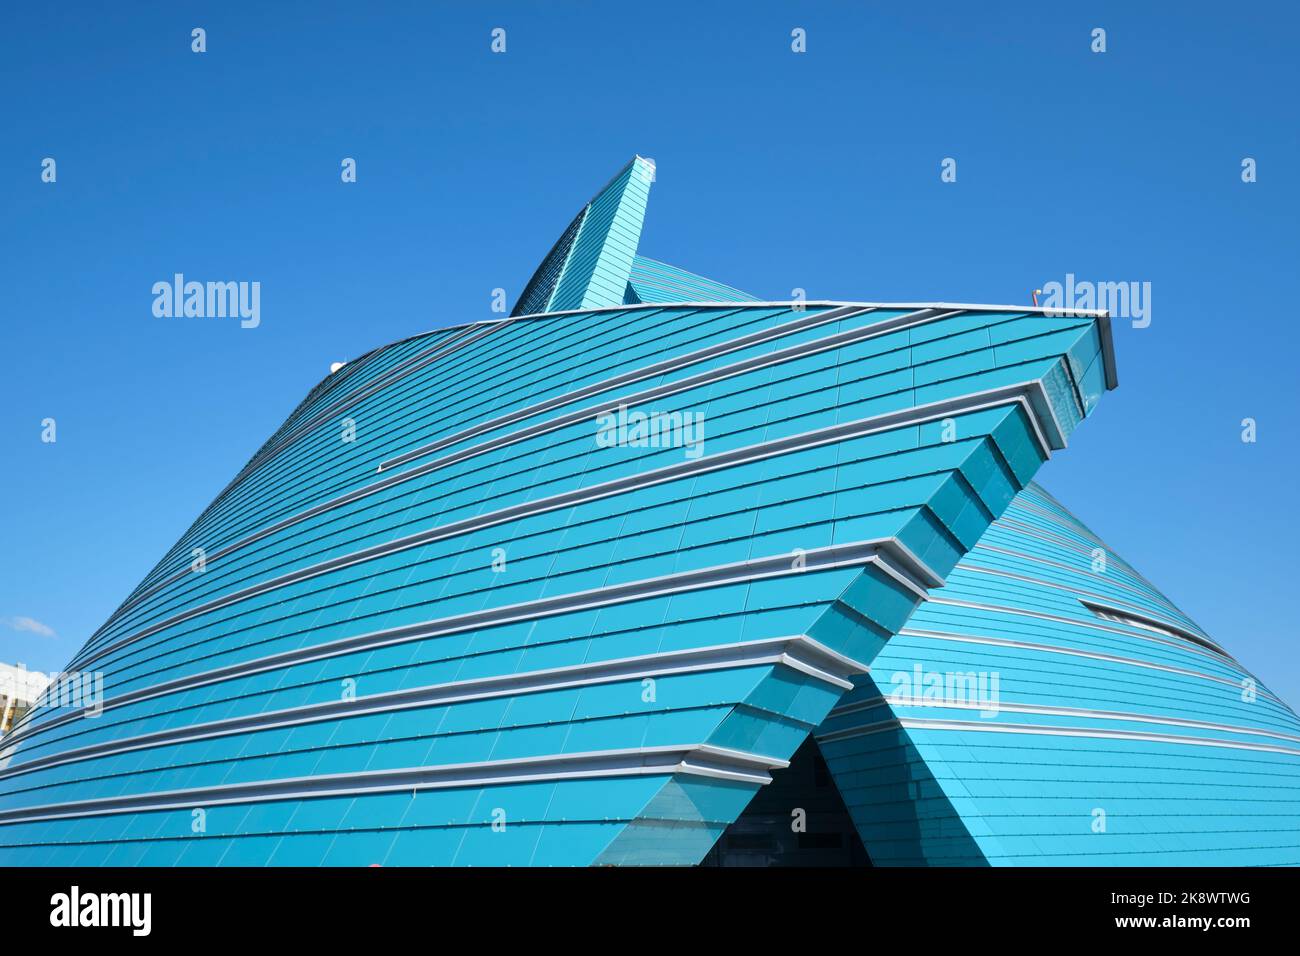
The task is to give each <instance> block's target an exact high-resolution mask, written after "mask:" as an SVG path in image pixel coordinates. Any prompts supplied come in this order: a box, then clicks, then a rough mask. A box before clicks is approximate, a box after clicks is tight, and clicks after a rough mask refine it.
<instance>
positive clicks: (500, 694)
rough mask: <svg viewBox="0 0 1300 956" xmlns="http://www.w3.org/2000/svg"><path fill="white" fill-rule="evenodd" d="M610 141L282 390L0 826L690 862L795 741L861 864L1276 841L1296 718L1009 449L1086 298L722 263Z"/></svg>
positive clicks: (263, 848)
mask: <svg viewBox="0 0 1300 956" xmlns="http://www.w3.org/2000/svg"><path fill="white" fill-rule="evenodd" d="M647 169H648V170H649V173H652V172H653V167H651V166H648V164H646V161H644V160H640V159H639V158H637V159H634V160H633V162H632V163H630V164H629V165H628V166H627V167H625V168H624V170H623V171H621V172H620V174H619V175H618V176H616V177H615V179H614V180H613V181H612V182H611V183H610V184H609V185H608V186H607V187H606V188H605V189H604V190H602V192H601V193H599V194H597V196H596V197H595V198H594V199H593V200H592V201H591V202H590V203H589V204H588V205H587V206H585V207H584V208H583V210H582V211H581V212H580V213H579V215H578V216H577V217H576V218H575V219H574V220H573V223H572V224H571V225H570V227H569V228H568V229H566V230H565V233H564V234H563V235H562V237H561V239H560V241H559V242H557V244H556V246H555V248H553V249H552V250H551V252H550V253H549V254H548V255H547V257H546V258H545V259H544V261H543V264H542V266H541V267H539V269H538V270H537V272H536V274H535V275H534V277H533V279H532V281H531V282H530V283H529V284H528V285H527V286H526V287H525V291H524V293H523V294H522V295H521V299H520V303H519V305H518V306H517V307H516V309H515V311H514V313H513V314H512V315H511V316H510V317H509V318H498V319H494V320H490V321H485V322H478V323H472V324H468V325H461V326H455V327H450V328H442V329H438V330H435V331H433V332H429V333H425V334H422V335H417V336H414V337H412V338H410V339H406V340H404V341H400V342H396V343H393V344H391V345H388V346H385V347H383V348H379V349H376V350H374V351H372V352H370V353H368V354H367V355H364V356H361V357H360V358H358V359H356V360H354V361H352V362H350V363H348V364H347V365H345V366H344V367H343V368H341V369H340V370H338V371H337V372H335V373H333V374H331V375H330V376H328V377H327V378H326V379H325V380H324V381H323V382H322V383H321V384H320V385H319V386H318V387H317V388H316V389H314V390H313V391H312V393H311V394H309V395H308V396H307V398H306V399H305V400H304V401H303V403H302V404H301V405H300V406H299V407H298V408H297V409H296V410H294V412H293V413H292V414H291V415H290V416H289V418H288V419H287V420H286V421H285V423H284V424H283V425H282V426H281V428H280V429H279V430H278V431H277V432H276V434H275V435H273V436H272V437H271V438H270V439H269V440H268V441H267V442H266V444H265V445H263V447H262V448H261V449H260V450H259V451H258V452H257V454H256V455H255V456H254V457H253V458H252V460H251V461H250V462H249V463H248V464H247V465H246V466H245V467H244V468H243V469H242V470H241V471H240V472H239V474H238V475H237V476H236V477H235V479H234V480H233V481H232V482H231V483H230V484H229V485H228V486H227V488H226V489H225V490H224V491H223V492H222V493H221V495H219V496H218V498H217V499H216V500H215V501H214V502H213V503H212V504H211V505H210V506H209V507H208V508H207V510H206V511H204V513H203V514H202V515H200V516H199V518H198V519H197V520H196V521H195V523H194V524H193V526H192V527H191V528H190V529H189V530H188V531H186V532H185V534H184V535H182V537H181V538H180V540H179V541H178V542H177V543H176V544H175V545H174V546H173V548H172V549H171V550H170V551H169V552H168V553H167V554H166V555H165V556H164V557H163V558H162V560H161V561H160V562H159V563H158V565H157V567H155V569H154V570H153V571H152V572H151V573H150V574H149V575H148V576H147V577H146V579H145V580H144V581H142V582H141V583H140V585H139V586H138V587H137V588H136V589H135V591H133V592H132V594H131V595H130V596H129V597H128V598H127V600H126V601H125V603H124V604H123V605H122V606H121V607H120V608H118V610H117V611H116V612H115V613H114V614H113V615H112V617H111V618H110V619H109V620H108V621H107V622H106V623H105V624H104V625H103V626H102V627H101V628H100V629H99V630H98V631H97V632H96V633H95V634H94V635H92V636H91V638H90V639H89V640H88V641H87V642H86V644H85V646H84V647H83V648H82V649H81V651H80V652H79V653H78V654H77V656H76V658H75V659H74V660H73V661H72V662H71V663H70V664H69V666H68V670H69V671H70V672H74V673H92V674H97V675H101V676H102V679H103V686H104V700H103V706H102V713H100V714H98V715H87V714H86V713H84V712H83V710H82V709H81V708H76V709H74V708H71V707H67V706H63V707H60V706H54V704H53V703H51V704H50V705H48V706H44V707H39V708H37V709H35V710H33V711H32V712H31V713H29V714H28V715H27V716H26V717H25V719H24V720H23V721H22V723H21V724H20V725H19V726H18V727H17V728H16V730H15V732H14V733H13V734H11V735H10V736H9V737H7V738H5V739H4V740H3V741H0V862H3V863H5V864H8V865H24V864H26V865H33V864H43V865H50V864H53V865H101V864H109V865H113V864H116V865H217V864H220V865H307V866H316V865H369V864H375V863H378V864H383V865H428V864H434V865H475V866H482V865H592V864H674V865H681V864H695V863H699V862H701V861H702V860H704V859H705V858H706V856H707V855H708V854H709V853H710V851H711V849H712V848H713V847H714V846H715V844H716V843H717V842H718V840H719V837H720V836H722V835H723V834H724V832H725V831H726V830H727V828H728V827H729V826H731V825H732V824H734V823H735V821H737V819H738V818H740V817H741V815H742V814H743V813H744V811H745V809H746V807H747V806H748V805H749V804H750V803H751V801H752V800H753V798H754V796H755V794H756V793H757V792H758V791H759V789H760V788H762V787H764V786H765V785H767V784H768V783H770V782H771V781H772V779H773V777H774V775H779V774H780V773H781V772H782V770H783V769H784V768H785V767H786V766H787V764H788V762H789V761H790V760H791V758H792V756H793V755H794V754H795V752H796V751H797V750H799V748H800V747H801V746H804V745H805V744H806V742H807V741H808V740H809V739H810V738H811V739H812V740H813V741H814V742H815V745H816V747H817V748H818V749H819V750H820V752H821V754H822V755H823V756H824V758H825V765H826V767H828V768H829V772H830V774H831V777H832V778H833V781H834V785H835V787H836V788H837V789H838V791H839V794H840V795H841V797H842V798H843V804H844V807H845V808H846V809H847V812H848V814H849V816H850V817H851V819H852V823H853V827H854V828H855V829H856V831H857V835H858V837H859V838H860V839H861V842H862V846H863V847H864V848H865V850H866V853H867V854H869V856H870V858H871V860H872V862H874V863H876V864H877V865H881V864H947V863H958V864H983V863H994V864H1004V863H1018V862H1051V863H1066V862H1100V863H1115V862H1173V863H1179V862H1189V863H1190V862H1197V863H1203V862H1220V861H1222V862H1295V856H1296V848H1295V846H1294V844H1295V843H1296V842H1297V841H1296V838H1295V833H1294V827H1291V828H1289V829H1288V827H1287V826H1286V825H1285V823H1284V818H1285V817H1286V815H1288V814H1290V815H1291V819H1294V814H1295V811H1296V803H1295V798H1296V794H1295V787H1296V785H1297V783H1298V782H1300V722H1297V720H1296V717H1295V715H1294V714H1292V713H1291V711H1289V710H1288V709H1287V708H1286V707H1285V706H1284V705H1283V704H1282V703H1281V702H1280V701H1278V700H1277V699H1276V698H1274V697H1272V695H1271V694H1269V692H1268V691H1267V690H1266V689H1265V688H1264V687H1262V686H1257V687H1256V688H1255V691H1254V696H1253V699H1252V700H1250V701H1247V700H1246V699H1245V698H1246V697H1250V696H1251V693H1250V692H1249V688H1247V687H1246V683H1248V682H1249V681H1250V680H1251V678H1250V677H1249V675H1247V674H1245V672H1244V671H1243V670H1242V669H1241V668H1240V666H1239V665H1237V664H1236V663H1235V662H1234V661H1233V660H1232V659H1231V657H1230V656H1228V655H1227V654H1226V652H1224V651H1222V650H1221V649H1220V648H1218V646H1217V645H1216V644H1215V643H1214V642H1213V641H1212V640H1211V639H1210V638H1209V637H1208V636H1207V635H1204V634H1203V633H1202V632H1200V630H1199V629H1198V628H1197V627H1196V625H1195V624H1194V623H1192V622H1190V621H1188V620H1187V619H1186V618H1185V616H1183V615H1182V614H1181V613H1180V612H1178V611H1177V609H1176V608H1174V607H1173V606H1172V605H1170V604H1169V602H1168V601H1167V600H1166V599H1164V598H1163V597H1162V596H1160V595H1159V593H1158V592H1156V591H1155V589H1154V588H1152V587H1151V586H1150V585H1149V584H1147V583H1146V582H1145V581H1144V580H1143V579H1141V577H1140V576H1139V575H1138V574H1137V573H1136V572H1135V571H1133V570H1132V569H1131V568H1129V567H1128V566H1127V565H1125V564H1124V563H1123V562H1122V561H1121V560H1120V559H1119V558H1117V557H1115V556H1113V555H1109V554H1108V553H1107V552H1106V551H1105V548H1104V545H1101V544H1100V542H1097V541H1096V540H1095V539H1094V538H1093V537H1092V536H1091V535H1090V533H1089V532H1087V530H1086V528H1084V527H1083V526H1082V525H1081V524H1079V523H1078V522H1077V521H1076V520H1075V519H1074V518H1073V517H1072V516H1070V515H1069V514H1068V512H1066V511H1065V510H1064V509H1063V508H1061V506H1059V505H1058V504H1057V503H1056V502H1055V501H1053V500H1052V499H1051V498H1050V497H1048V496H1047V495H1046V493H1045V492H1043V491H1042V490H1041V489H1040V488H1038V487H1037V486H1036V485H1035V484H1033V478H1034V475H1035V473H1036V472H1037V470H1038V468H1039V467H1040V466H1041V465H1042V463H1043V462H1044V461H1046V460H1047V459H1048V458H1049V457H1050V456H1051V455H1053V454H1056V453H1058V452H1061V451H1062V450H1063V449H1065V447H1066V445H1067V443H1068V440H1069V437H1070V435H1071V434H1072V432H1073V431H1074V429H1075V428H1076V427H1078V426H1079V425H1080V424H1081V423H1082V421H1083V419H1084V418H1086V417H1087V416H1088V415H1089V414H1090V413H1091V412H1092V410H1093V409H1094V408H1095V406H1096V404H1097V402H1098V401H1099V400H1100V398H1101V396H1102V394H1103V393H1104V392H1105V391H1106V390H1107V388H1110V387H1114V385H1115V383H1116V378H1115V369H1114V359H1113V356H1112V355H1111V349H1110V337H1109V326H1108V320H1107V319H1106V317H1105V316H1104V315H1102V314H1099V313H1082V314H1077V315H1072V316H1067V317H1057V316H1051V315H1049V314H1047V313H1045V312H1044V311H1043V310H1040V309H1031V308H1020V307H997V306H969V305H944V304H902V305H889V304H866V303H840V302H836V303H831V302H806V303H805V302H794V303H779V302H778V303H765V302H758V301H754V300H752V299H750V298H748V297H747V296H745V294H744V293H741V292H739V291H738V290H735V289H732V288H731V287H729V286H726V285H724V284H722V283H718V282H714V281H713V280H709V279H704V278H702V277H699V276H694V275H692V274H691V273H687V272H684V271H683V270H680V269H677V268H675V267H671V266H666V265H664V264H663V263H659V262H657V261H655V260H650V259H646V258H644V257H642V256H640V255H639V254H638V252H637V245H638V241H639V235H640V227H641V222H642V219H643V217H644V212H645V202H646V197H647V195H648V190H649V184H650V182H651V181H652V179H653V176H652V175H649V174H647ZM679 293H682V294H684V293H694V295H692V296H691V297H690V299H689V300H685V299H683V300H677V301H673V300H674V298H675V296H676V295H677V294H679ZM1095 551H1101V552H1102V553H1103V556H1104V558H1105V560H1104V561H1103V562H1102V566H1101V570H1097V568H1096V567H1095V566H1094V565H1095V564H1096V562H1097V561H1098V558H1097V555H1096V554H1095V553H1094V552H1095ZM1103 614H1107V615H1109V617H1103V616H1100V615H1103ZM1125 615H1128V617H1126V616H1125ZM1133 621H1139V622H1140V623H1138V624H1134V623H1132V622H1133ZM918 668H919V670H918ZM978 672H985V673H986V674H989V673H993V672H996V673H997V674H998V683H997V691H996V694H995V695H990V693H988V692H986V693H984V694H983V695H980V694H978V693H977V694H976V696H975V698H974V705H975V706H974V707H973V708H972V706H971V703H972V701H971V700H969V699H965V698H961V696H960V695H959V694H955V693H952V694H948V695H947V696H945V697H943V699H941V700H937V701H936V700H932V699H925V698H923V696H922V697H918V699H917V700H915V701H911V700H910V699H909V698H906V697H904V696H900V694H899V693H898V692H897V691H898V688H897V687H896V686H895V685H896V684H897V683H898V682H896V681H893V676H892V675H894V674H898V673H907V674H919V675H920V679H919V684H920V685H925V684H926V680H927V679H928V676H929V675H931V674H935V673H937V674H943V675H947V674H952V673H961V674H966V673H978ZM1243 695H1244V696H1243ZM913 704H914V706H913ZM989 711H993V713H992V714H989V713H988V712H989ZM1234 774H1236V775H1238V776H1237V777H1236V778H1234V776H1233V775H1234ZM1257 787H1262V788H1266V795H1257V792H1256V789H1255V788H1257ZM1097 810H1101V811H1103V817H1104V819H1103V817H1099V816H1098V815H1097V813H1096V811H1097ZM1098 820H1102V823H1101V824H1100V826H1101V829H1100V830H1099V829H1098V826H1099V824H1098ZM809 826H810V827H815V826H816V820H812V821H810V823H809ZM1242 830H1249V836H1248V837H1247V836H1243V835H1242V832H1241V831H1242ZM1234 840H1235V843H1234V842H1233V841H1234Z"/></svg>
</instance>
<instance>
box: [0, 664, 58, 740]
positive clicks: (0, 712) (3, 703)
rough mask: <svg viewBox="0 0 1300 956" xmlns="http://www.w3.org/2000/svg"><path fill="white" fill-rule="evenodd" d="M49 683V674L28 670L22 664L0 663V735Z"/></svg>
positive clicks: (25, 710)
mask: <svg viewBox="0 0 1300 956" xmlns="http://www.w3.org/2000/svg"><path fill="white" fill-rule="evenodd" d="M49 684H50V678H49V676H48V675H46V674H42V673H41V672H40V671H29V670H28V669H27V668H26V667H24V666H23V665H22V664H18V665H14V664H0V735H4V734H7V733H9V731H10V729H11V728H12V727H13V725H14V723H15V722H16V721H18V720H19V719H20V718H21V717H22V716H23V714H25V713H27V711H29V710H31V709H32V706H33V705H34V704H35V703H36V699H37V698H38V697H40V696H41V691H43V690H45V688H46V687H48V686H49Z"/></svg>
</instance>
